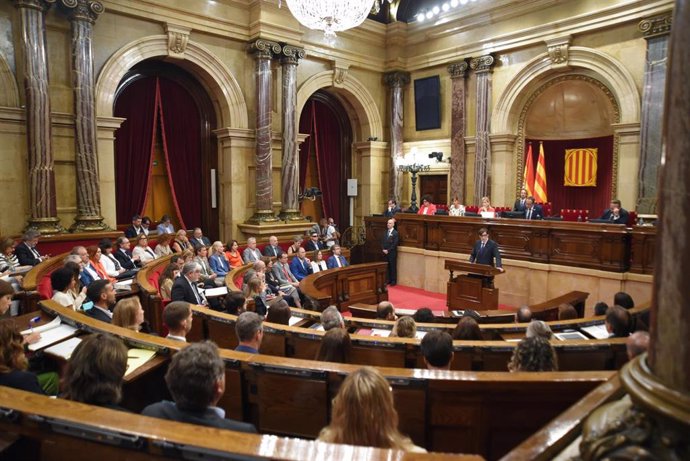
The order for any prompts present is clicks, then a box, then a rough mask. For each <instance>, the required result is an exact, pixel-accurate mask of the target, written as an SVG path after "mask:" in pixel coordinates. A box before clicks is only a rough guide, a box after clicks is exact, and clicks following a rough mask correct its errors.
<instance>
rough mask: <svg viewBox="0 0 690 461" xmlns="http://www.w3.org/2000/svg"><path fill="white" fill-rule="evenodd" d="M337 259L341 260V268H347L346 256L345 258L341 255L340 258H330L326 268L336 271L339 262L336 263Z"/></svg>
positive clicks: (334, 256)
mask: <svg viewBox="0 0 690 461" xmlns="http://www.w3.org/2000/svg"><path fill="white" fill-rule="evenodd" d="M336 258H340V265H341V267H345V266H347V259H345V256H343V255H340V256H336V255H333V256H331V257H330V258H328V260H327V261H326V267H328V268H329V269H334V268H336V267H338V263H337V261H336Z"/></svg>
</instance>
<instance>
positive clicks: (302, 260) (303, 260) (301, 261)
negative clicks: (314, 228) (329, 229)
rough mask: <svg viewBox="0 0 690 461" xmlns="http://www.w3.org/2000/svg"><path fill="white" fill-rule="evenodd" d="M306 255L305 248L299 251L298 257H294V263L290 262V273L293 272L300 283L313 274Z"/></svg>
mask: <svg viewBox="0 0 690 461" xmlns="http://www.w3.org/2000/svg"><path fill="white" fill-rule="evenodd" d="M306 253H307V252H306V251H304V248H300V249H299V250H297V256H295V257H293V258H292V261H290V271H292V275H294V276H295V278H296V279H297V280H298V281H301V280H302V279H303V278H304V277H306V276H307V275H309V274H311V273H312V269H311V261H309V258H307V257H306Z"/></svg>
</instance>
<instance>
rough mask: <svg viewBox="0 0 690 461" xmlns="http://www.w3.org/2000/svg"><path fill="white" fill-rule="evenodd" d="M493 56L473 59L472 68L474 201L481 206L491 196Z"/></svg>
mask: <svg viewBox="0 0 690 461" xmlns="http://www.w3.org/2000/svg"><path fill="white" fill-rule="evenodd" d="M494 62H495V61H494V58H493V56H491V55H486V56H480V57H478V58H472V60H471V61H470V67H471V68H472V70H473V71H474V72H475V73H476V74H477V115H476V116H477V129H476V134H475V137H476V143H477V146H476V154H475V161H474V201H475V204H476V205H480V204H481V200H482V197H484V196H490V195H491V143H490V141H489V120H490V119H491V114H490V110H491V73H492V68H493V65H494Z"/></svg>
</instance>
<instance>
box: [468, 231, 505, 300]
mask: <svg viewBox="0 0 690 461" xmlns="http://www.w3.org/2000/svg"><path fill="white" fill-rule="evenodd" d="M470 262H471V263H477V264H488V265H489V266H494V267H496V269H498V270H499V271H501V272H503V264H501V252H500V251H498V243H496V242H494V241H493V240H489V231H488V230H487V229H486V227H482V228H481V229H479V240H477V241H476V242H475V244H474V247H473V248H472V254H471V255H470ZM486 279H487V280H486V282H487V285H488V286H489V287H493V281H494V278H493V277H486Z"/></svg>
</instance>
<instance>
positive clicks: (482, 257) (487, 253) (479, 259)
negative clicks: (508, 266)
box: [470, 240, 503, 267]
mask: <svg viewBox="0 0 690 461" xmlns="http://www.w3.org/2000/svg"><path fill="white" fill-rule="evenodd" d="M481 247H482V241H481V240H477V241H476V242H475V244H474V247H473V248H472V254H471V255H470V262H472V263H474V262H476V263H477V264H488V265H489V266H494V267H503V265H502V264H501V252H500V251H498V244H497V243H496V242H494V241H493V240H489V241H487V242H486V245H485V246H484V249H483V250H482V249H481ZM494 260H495V261H496V263H495V264H494Z"/></svg>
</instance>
